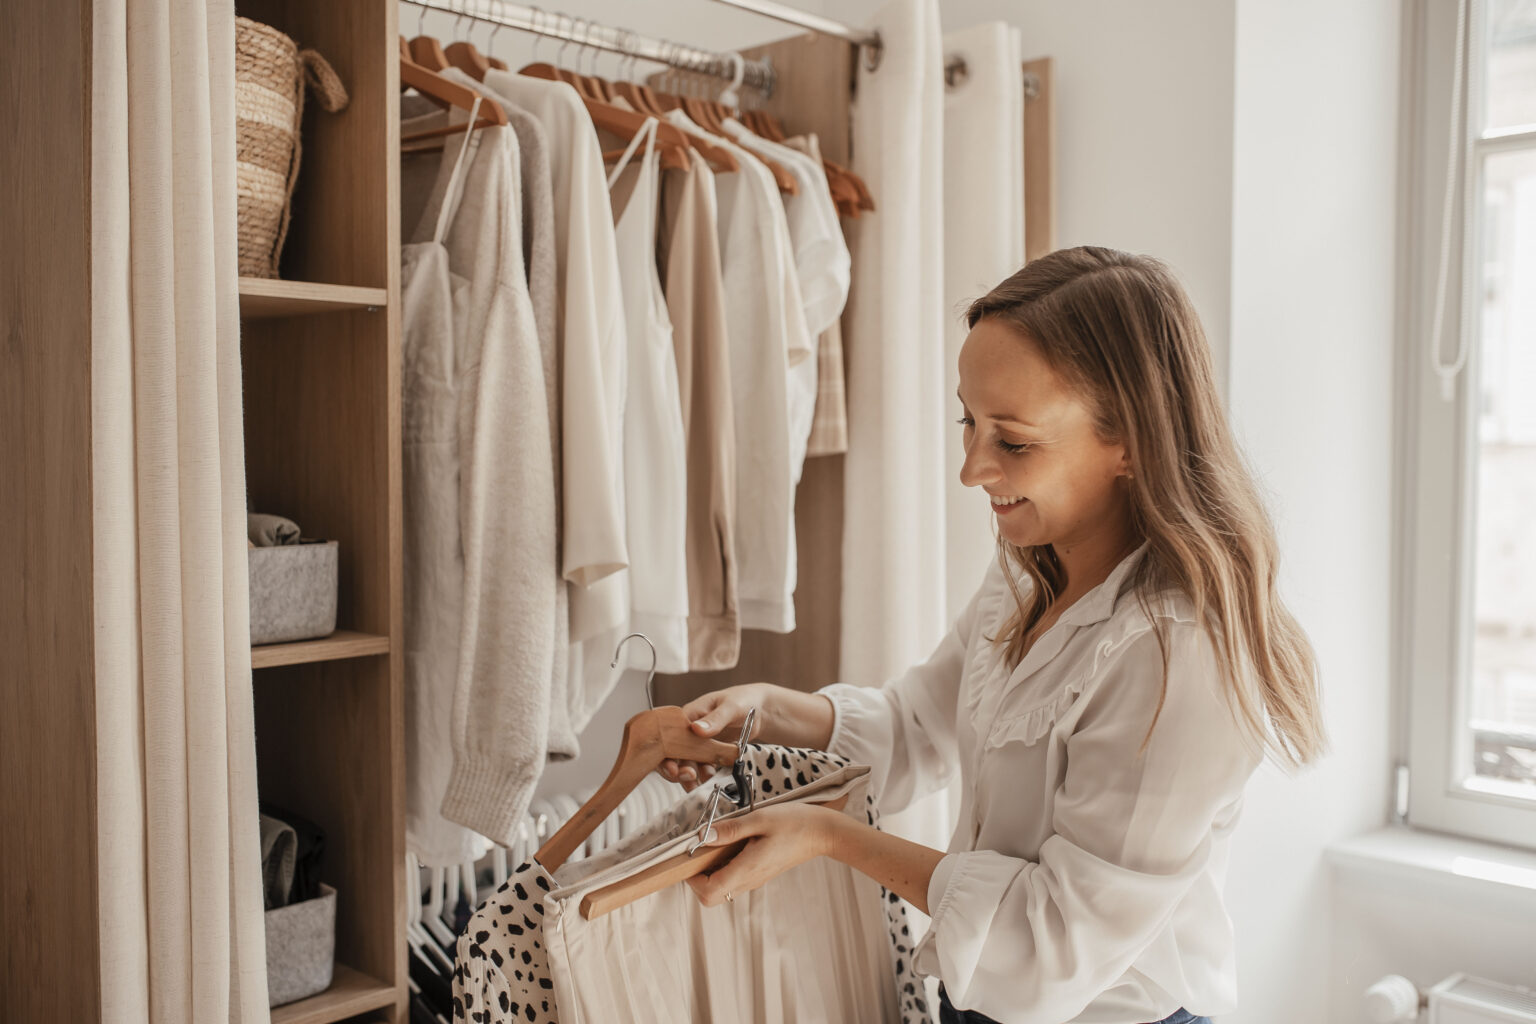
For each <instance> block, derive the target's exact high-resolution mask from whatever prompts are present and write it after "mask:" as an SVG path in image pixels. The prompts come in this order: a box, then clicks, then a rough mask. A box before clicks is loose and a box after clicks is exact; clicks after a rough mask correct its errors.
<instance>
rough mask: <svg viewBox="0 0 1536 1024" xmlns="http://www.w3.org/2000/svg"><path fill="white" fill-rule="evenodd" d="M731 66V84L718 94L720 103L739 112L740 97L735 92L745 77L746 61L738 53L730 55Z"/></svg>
mask: <svg viewBox="0 0 1536 1024" xmlns="http://www.w3.org/2000/svg"><path fill="white" fill-rule="evenodd" d="M731 65H732V67H733V71H732V72H731V84H730V85H729V86H728V87H727V88H726V90H725V91H724V92H722V93H721V94H720V102H721V103H724V104H725V105H727V106H731V107H735V108H736V109H737V110H738V111H740V110H741V97H740V94H739V93H738V92H737V90H739V89H740V88H741V82H742V79H744V78H746V77H747V59H746V58H745V57H743V56H742V55H741V54H739V53H732V54H731Z"/></svg>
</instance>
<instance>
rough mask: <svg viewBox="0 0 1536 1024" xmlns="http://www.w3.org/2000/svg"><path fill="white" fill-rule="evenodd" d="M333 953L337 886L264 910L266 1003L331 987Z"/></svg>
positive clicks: (322, 886) (323, 886)
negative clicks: (305, 898)
mask: <svg viewBox="0 0 1536 1024" xmlns="http://www.w3.org/2000/svg"><path fill="white" fill-rule="evenodd" d="M335 956H336V890H335V889H332V888H331V887H330V886H328V885H326V884H325V883H323V882H322V883H321V884H320V895H319V896H316V897H315V898H314V899H312V900H305V901H304V902H303V903H291V904H289V905H288V906H286V907H278V908H277V909H276V910H269V911H267V1003H268V1005H270V1006H282V1005H283V1004H284V1003H291V1002H293V1001H294V1000H296V999H304V998H306V997H308V996H312V995H314V994H315V993H317V992H324V991H325V990H326V989H328V988H330V987H331V972H332V970H333V968H334V966H335Z"/></svg>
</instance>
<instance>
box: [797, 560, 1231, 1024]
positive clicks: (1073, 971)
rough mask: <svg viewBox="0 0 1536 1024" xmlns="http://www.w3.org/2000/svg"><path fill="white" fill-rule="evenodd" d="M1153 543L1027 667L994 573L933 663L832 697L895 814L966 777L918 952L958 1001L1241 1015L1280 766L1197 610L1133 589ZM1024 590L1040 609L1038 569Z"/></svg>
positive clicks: (1160, 1014)
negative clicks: (1248, 827) (1248, 872)
mask: <svg viewBox="0 0 1536 1024" xmlns="http://www.w3.org/2000/svg"><path fill="white" fill-rule="evenodd" d="M1145 552H1146V546H1145V545H1143V546H1142V547H1141V548H1138V549H1137V550H1136V551H1135V552H1133V553H1132V554H1130V555H1128V556H1127V557H1126V558H1125V559H1124V560H1123V561H1122V562H1121V563H1120V564H1119V565H1118V566H1117V567H1116V568H1115V569H1114V571H1113V572H1111V573H1110V575H1109V577H1108V578H1107V579H1106V580H1105V581H1104V582H1103V583H1101V584H1099V585H1098V586H1097V587H1095V588H1094V589H1093V590H1090V591H1089V592H1088V593H1087V594H1085V595H1083V597H1081V598H1079V599H1078V601H1077V602H1076V603H1075V604H1073V605H1072V606H1071V607H1070V608H1068V609H1067V610H1066V612H1065V613H1063V614H1062V616H1061V618H1060V620H1059V621H1057V622H1056V624H1055V625H1053V626H1052V627H1051V628H1050V629H1048V630H1046V632H1045V633H1044V634H1042V635H1041V636H1040V638H1039V639H1038V640H1036V641H1035V644H1034V646H1032V647H1031V648H1030V649H1029V651H1028V653H1026V654H1025V656H1024V658H1023V660H1022V661H1021V662H1020V663H1018V664H1017V665H1013V664H1010V663H1009V660H1008V657H1007V652H1006V650H1005V648H1004V647H1003V646H1001V645H999V644H997V643H995V642H994V640H993V638H994V637H997V636H999V635H1001V634H1002V632H1003V631H1004V629H1005V627H1006V625H1007V623H1008V620H1009V618H1010V617H1011V616H1012V615H1014V614H1015V613H1016V612H1017V609H1018V602H1017V600H1016V599H1015V597H1014V596H1013V590H1012V589H1010V586H1009V580H1008V578H1007V577H1006V576H1005V575H1004V573H1003V569H1002V568H1001V567H1000V566H999V565H997V564H996V563H994V564H993V565H992V566H991V568H989V569H988V570H987V573H986V576H985V578H984V580H983V582H982V585H981V587H980V588H979V590H978V591H977V592H976V594H975V595H974V596H973V597H972V598H971V600H970V602H969V604H968V606H967V607H966V610H965V611H964V612H963V613H962V614H961V615H960V617H959V619H958V621H957V622H956V624H955V627H954V629H953V630H951V631H950V633H949V635H948V636H946V637H945V638H944V640H943V641H942V642H941V643H940V644H939V645H938V646H937V648H936V649H935V650H934V651H933V653H932V655H931V656H930V657H929V658H928V659H927V660H926V661H925V662H923V663H921V664H917V665H914V666H913V667H912V668H911V669H909V670H908V671H907V672H906V673H904V674H902V675H901V676H899V677H897V678H895V679H893V680H892V681H891V682H890V683H888V684H887V685H886V686H884V687H882V688H880V689H871V688H868V687H858V686H844V685H835V686H831V687H827V688H826V689H824V690H822V691H821V692H822V693H824V694H825V695H826V696H828V697H829V698H831V700H832V703H833V707H834V708H835V716H834V723H833V732H832V739H831V741H830V743H829V744H828V746H829V748H830V749H831V750H832V751H833V752H834V753H836V754H839V755H841V756H843V757H847V758H853V759H857V760H859V761H860V762H862V763H866V764H869V765H872V766H873V774H874V776H875V778H874V779H873V780H872V783H871V785H872V787H873V788H874V789H875V790H877V793H878V795H877V797H876V800H877V803H878V804H879V806H880V808H881V809H882V810H883V811H894V810H896V809H898V808H901V807H903V806H905V805H907V804H908V803H909V802H910V801H912V800H913V799H914V798H916V797H919V796H921V795H922V794H923V793H924V792H929V791H932V790H933V789H935V788H936V787H938V786H941V785H943V784H944V781H945V779H946V777H948V776H951V775H953V774H954V772H955V768H956V766H958V768H959V774H960V778H961V786H960V789H961V792H962V793H963V794H964V799H963V800H962V801H961V811H960V820H959V823H958V825H957V826H956V828H955V829H954V834H953V836H952V837H951V839H950V841H949V844H948V851H949V852H948V855H947V856H945V857H944V859H943V860H941V861H940V862H939V864H938V866H937V867H936V868H935V869H934V872H933V876H932V879H931V880H930V882H929V885H928V905H929V906H930V907H932V908H933V926H932V928H931V929H930V930H929V931H928V933H927V934H926V936H925V937H924V938H923V941H922V943H921V944H920V945H919V947H918V950H917V967H918V970H919V971H920V972H921V973H923V974H925V975H930V976H937V977H938V978H940V979H942V981H943V983H944V987H945V989H946V990H947V991H948V993H949V996H950V998H951V999H952V1000H953V1002H954V1005H955V1006H957V1007H962V1008H966V1009H972V1010H977V1011H979V1012H981V1013H983V1014H986V1015H987V1016H990V1017H995V1018H996V1019H997V1020H999V1021H1007V1022H1012V1024H1056V1022H1059V1021H1064V1020H1074V1021H1089V1022H1092V1021H1101V1022H1102V1021H1155V1020H1161V1019H1162V1018H1164V1017H1166V1016H1167V1015H1168V1014H1169V1013H1170V1012H1171V1011H1172V1010H1174V1009H1175V1008H1176V1007H1179V1006H1187V1007H1193V1008H1194V1012H1197V1013H1201V1014H1211V1015H1218V1014H1221V1013H1226V1012H1228V1011H1230V1010H1231V1009H1232V1008H1233V1007H1234V1006H1235V1005H1236V1001H1235V996H1236V969H1235V964H1234V961H1233V935H1232V923H1231V920H1230V919H1229V918H1228V916H1227V912H1226V908H1225V906H1224V903H1223V900H1222V884H1223V880H1224V878H1225V875H1226V866H1227V857H1228V851H1229V849H1230V846H1231V841H1232V833H1233V830H1234V829H1235V827H1236V824H1237V819H1238V817H1239V814H1240V813H1241V809H1242V796H1243V789H1244V786H1245V784H1246V783H1247V781H1248V778H1249V777H1250V776H1251V775H1252V773H1253V771H1254V769H1255V768H1256V767H1257V766H1258V763H1259V759H1260V755H1259V752H1258V751H1256V750H1255V749H1254V748H1253V747H1252V746H1251V744H1249V742H1248V741H1247V738H1246V736H1245V735H1244V733H1243V730H1242V729H1241V728H1240V726H1239V725H1238V723H1237V721H1236V720H1235V718H1234V717H1233V713H1232V709H1231V707H1230V706H1229V704H1228V698H1227V695H1226V693H1225V690H1226V684H1225V682H1224V679H1223V675H1224V673H1223V672H1222V670H1221V668H1220V666H1219V664H1218V662H1217V660H1216V655H1215V649H1214V647H1213V646H1212V643H1211V640H1210V637H1209V636H1208V635H1207V634H1206V632H1205V629H1204V627H1203V626H1202V625H1201V623H1200V621H1199V619H1198V618H1197V617H1196V615H1195V611H1194V607H1193V605H1192V603H1191V602H1190V601H1189V600H1188V598H1186V597H1184V596H1183V595H1182V594H1178V593H1173V592H1164V593H1161V594H1156V595H1150V596H1149V604H1148V607H1147V608H1146V609H1144V608H1143V606H1142V602H1141V600H1140V598H1139V596H1138V595H1137V594H1136V592H1135V590H1134V588H1133V586H1132V584H1133V581H1134V578H1135V576H1134V574H1135V571H1136V569H1137V566H1138V564H1139V563H1140V560H1141V559H1142V558H1143V557H1145ZM1014 583H1015V584H1017V585H1018V586H1019V587H1020V590H1021V593H1022V595H1023V597H1024V599H1025V600H1028V598H1029V595H1030V590H1031V587H1032V584H1031V582H1030V580H1029V578H1028V577H1027V576H1023V575H1022V574H1020V577H1019V578H1017V579H1015V580H1014ZM1149 613H1150V614H1149ZM1154 622H1155V623H1157V624H1159V625H1160V626H1161V627H1163V628H1164V629H1165V630H1166V631H1167V635H1166V638H1165V639H1166V645H1165V644H1164V642H1163V639H1162V638H1159V636H1158V635H1157V633H1156V632H1154ZM1165 659H1166V660H1165ZM1165 672H1166V674H1165ZM1165 685H1166V690H1165ZM1154 715H1155V716H1156V725H1155V727H1154V726H1153V718H1154ZM1148 730H1151V731H1150V732H1149V731H1148ZM1084 951H1091V952H1090V955H1087V956H1085V955H1084Z"/></svg>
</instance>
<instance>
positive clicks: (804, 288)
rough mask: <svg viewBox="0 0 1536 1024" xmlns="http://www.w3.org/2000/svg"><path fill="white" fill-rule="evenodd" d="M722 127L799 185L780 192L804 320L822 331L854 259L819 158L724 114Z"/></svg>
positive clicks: (840, 299) (835, 311)
mask: <svg viewBox="0 0 1536 1024" xmlns="http://www.w3.org/2000/svg"><path fill="white" fill-rule="evenodd" d="M725 130H726V132H727V133H728V134H729V136H730V137H731V138H732V139H734V140H735V141H736V143H737V144H738V145H740V146H741V147H742V148H744V149H747V150H749V151H751V152H753V153H756V154H758V155H760V156H765V157H767V158H769V159H770V160H774V161H777V162H778V163H779V164H780V165H781V166H783V167H784V169H785V170H787V171H789V173H790V174H791V175H792V176H793V177H794V179H795V182H796V184H797V186H798V191H796V192H795V193H794V194H793V195H781V197H780V198H781V200H782V202H783V204H784V218H785V224H786V226H787V227H788V229H789V237H790V243H791V245H792V246H793V247H794V250H793V251H794V259H795V276H796V277H797V279H798V280H799V282H800V299H801V302H802V304H803V306H804V309H805V326H806V329H807V330H809V331H810V333H811V334H812V335H817V334H820V333H821V332H822V331H824V330H826V329H827V328H828V327H829V326H831V325H832V324H834V323H836V322H837V319H838V318H839V317H840V316H842V315H843V306H844V305H846V304H847V302H848V287H849V282H850V279H851V278H850V275H851V272H852V265H853V264H852V260H851V258H850V257H849V255H848V243H847V242H846V241H844V240H843V228H842V224H841V222H840V221H839V220H838V216H837V204H836V203H834V202H833V201H832V191H831V188H830V187H829V186H828V185H827V174H826V171H825V170H823V169H822V166H821V161H820V160H819V159H817V160H812V159H811V158H810V157H809V156H807V155H806V154H805V153H803V152H801V151H800V150H798V149H796V148H795V147H793V146H788V145H784V144H781V143H777V142H771V141H769V140H768V139H765V138H763V137H762V136H761V135H758V134H757V133H755V132H753V131H752V130H751V129H749V128H748V127H747V126H746V125H744V124H742V123H741V122H740V121H737V120H736V119H735V118H727V119H726V120H725Z"/></svg>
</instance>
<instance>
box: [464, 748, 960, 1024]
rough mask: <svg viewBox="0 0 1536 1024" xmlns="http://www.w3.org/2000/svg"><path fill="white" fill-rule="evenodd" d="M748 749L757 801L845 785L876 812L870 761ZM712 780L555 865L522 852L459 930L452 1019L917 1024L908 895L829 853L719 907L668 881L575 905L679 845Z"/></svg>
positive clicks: (921, 1006) (505, 1023) (920, 1019)
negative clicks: (614, 900) (628, 895)
mask: <svg viewBox="0 0 1536 1024" xmlns="http://www.w3.org/2000/svg"><path fill="white" fill-rule="evenodd" d="M748 750H749V753H748V758H749V760H750V761H751V764H752V774H753V779H754V782H755V783H756V784H757V785H759V786H760V787H761V788H760V790H759V798H758V804H759V806H762V805H766V804H768V803H770V802H775V801H778V800H786V799H801V798H805V797H807V796H808V795H809V794H813V793H818V792H819V794H820V798H821V799H831V798H833V797H835V796H836V795H838V794H839V793H842V792H846V793H847V794H848V795H849V800H848V805H847V810H846V812H845V813H848V814H849V815H850V816H853V817H855V818H857V819H859V820H861V821H865V822H867V823H869V824H870V825H875V826H878V821H879V817H878V813H877V812H876V810H875V805H874V800H873V796H872V794H871V791H870V789H869V786H868V785H867V781H866V780H867V771H868V770H867V769H864V768H857V767H850V766H849V765H848V763H847V762H846V761H843V760H842V759H840V758H836V757H833V756H831V755H829V754H826V753H824V752H822V751H813V750H796V749H791V748H786V747H779V746H765V745H760V744H752V745H751V746H750V747H749V748H748ZM709 791H710V787H701V788H700V789H698V790H696V791H695V792H694V793H692V794H690V795H689V796H687V797H685V798H684V799H683V800H682V801H680V802H679V803H678V804H677V805H675V806H674V807H673V808H672V809H671V810H670V811H668V812H667V813H665V814H663V815H661V816H659V817H657V818H655V819H653V820H652V821H651V822H649V823H648V824H647V825H645V826H644V827H643V828H641V829H640V830H638V831H637V832H635V833H632V834H630V835H629V836H627V837H625V839H623V840H622V841H621V842H620V843H619V844H617V845H616V846H614V847H612V848H610V849H606V850H604V851H603V852H602V853H600V854H598V855H596V856H594V857H590V858H587V859H586V860H581V861H572V862H569V863H567V864H566V865H564V866H563V867H561V868H560V870H559V871H557V872H556V873H555V874H554V875H551V874H550V873H549V872H547V871H545V870H544V868H543V866H542V865H540V864H539V863H537V862H536V861H534V862H530V863H527V864H523V865H521V866H519V867H518V868H517V870H516V871H515V872H513V874H512V875H511V877H509V878H508V880H507V882H506V883H505V884H504V885H502V886H501V888H500V889H498V890H497V891H496V893H495V894H493V895H492V896H491V897H490V898H489V899H488V900H486V902H485V903H484V904H482V905H481V907H480V909H479V910H477V911H476V912H475V915H474V917H472V918H471V919H470V922H469V925H468V927H467V928H466V929H465V932H464V934H463V936H461V937H460V939H459V946H458V955H457V960H456V969H455V971H454V1020H455V1022H456V1024H458V1022H461V1021H462V1022H468V1021H476V1022H478V1024H510V1022H511V1021H518V1022H524V1021H526V1022H529V1024H555V1022H557V1021H563V1022H565V1024H573V1022H577V1021H612V1020H632V1021H640V1022H652V1021H655V1022H662V1021H665V1022H667V1024H672V1022H677V1021H701V1022H706V1021H708V1022H713V1021H718V1022H720V1024H731V1022H734V1021H754V1022H762V1024H777V1022H781V1021H783V1022H787V1021H806V1022H810V1021H828V1020H836V1021H840V1022H841V1021H860V1020H870V1021H881V1022H885V1021H893V1020H898V1019H899V1020H901V1021H902V1022H903V1024H927V1022H928V1021H929V1020H930V1016H929V1010H928V1006H927V1004H926V1002H925V1001H924V999H923V995H922V992H921V989H920V987H919V986H918V985H917V984H916V983H915V978H914V975H913V972H912V963H911V960H910V951H911V949H912V938H911V927H910V925H908V923H907V921H906V918H905V915H904V912H903V904H901V903H900V902H899V901H896V900H893V899H891V898H890V895H889V893H887V891H886V890H885V889H883V888H881V887H880V886H879V885H878V884H876V883H875V882H873V881H872V880H870V879H868V878H867V877H865V876H863V875H860V874H858V873H857V872H853V871H852V870H851V869H847V868H846V867H845V866H844V865H841V864H837V863H836V862H833V861H830V860H827V859H824V858H822V859H818V860H816V861H812V862H810V863H808V864H805V865H801V866H800V867H799V868H796V869H794V870H792V871H790V872H787V873H786V874H784V875H782V876H780V878H778V879H775V880H774V881H773V882H770V883H769V884H768V885H767V886H764V887H763V888H762V889H760V890H757V891H756V892H753V893H746V894H743V895H742V896H741V897H739V898H738V899H737V900H736V901H734V902H733V903H730V904H727V905H726V906H724V907H714V908H704V907H702V906H701V905H700V904H699V903H698V900H697V899H696V897H695V896H694V895H693V891H692V890H691V889H689V888H687V887H686V886H682V885H678V886H673V887H672V888H671V889H668V890H665V891H663V892H660V893H655V894H653V895H651V896H648V897H645V898H644V899H642V900H638V901H636V902H635V903H632V904H630V905H629V906H627V907H622V908H620V909H619V910H616V911H614V912H613V913H611V914H609V915H606V916H604V917H602V918H598V919H596V920H593V921H586V920H583V919H581V913H580V910H579V905H580V903H581V897H582V896H583V895H584V894H585V893H586V892H588V891H590V890H592V889H594V888H598V887H600V886H602V885H606V884H609V883H611V882H614V881H617V880H619V879H621V878H625V877H629V876H630V875H631V874H633V873H634V872H635V871H638V870H643V868H644V866H645V865H646V864H648V863H650V862H652V861H654V860H658V859H665V858H666V857H668V856H671V855H673V854H674V853H675V852H677V850H678V849H685V848H686V846H687V844H688V843H689V842H690V841H691V839H692V837H693V836H694V834H695V833H696V831H697V827H698V824H699V822H700V821H701V820H702V816H703V813H704V811H705V808H706V807H707V805H708V802H709ZM737 813H741V812H737ZM877 905H878V909H876V908H877ZM705 948H707V949H708V955H705V953H704V949H705ZM617 964H623V965H625V966H624V968H623V969H616V965H617ZM476 1014H480V1015H481V1016H476Z"/></svg>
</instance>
